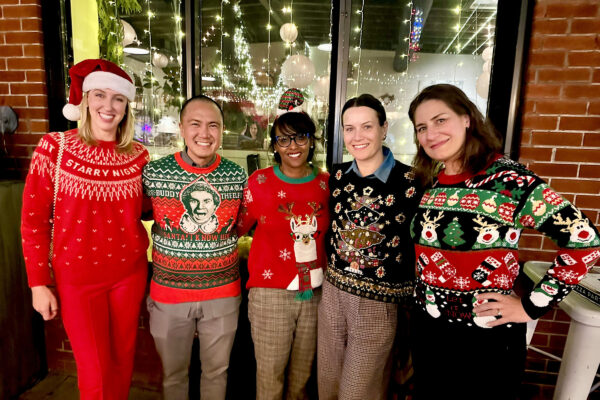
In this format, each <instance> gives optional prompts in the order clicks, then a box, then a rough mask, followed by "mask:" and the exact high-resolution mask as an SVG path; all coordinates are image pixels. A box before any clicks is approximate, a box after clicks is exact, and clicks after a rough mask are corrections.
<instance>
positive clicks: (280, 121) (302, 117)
mask: <svg viewBox="0 0 600 400" xmlns="http://www.w3.org/2000/svg"><path fill="white" fill-rule="evenodd" d="M277 130H279V132H280V133H283V134H284V135H295V134H297V133H308V136H309V142H311V141H312V143H311V146H310V148H309V150H308V158H307V160H306V161H308V162H311V161H312V159H313V155H314V154H315V147H314V141H315V139H318V138H317V137H316V136H315V133H316V132H317V127H316V126H315V123H314V122H313V120H312V119H311V118H310V117H309V116H308V114H306V113H304V112H293V111H289V112H286V113H285V114H282V115H280V116H279V117H277V118H276V119H275V121H273V126H272V127H271V131H270V133H269V135H270V137H271V144H270V149H271V151H273V152H274V154H273V157H274V158H275V161H276V162H277V163H278V164H281V156H280V155H279V153H276V152H275V142H276V140H277V139H276V136H277Z"/></svg>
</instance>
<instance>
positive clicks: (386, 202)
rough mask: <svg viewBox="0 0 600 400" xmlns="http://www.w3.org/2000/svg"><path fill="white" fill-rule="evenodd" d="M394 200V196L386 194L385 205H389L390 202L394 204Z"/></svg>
mask: <svg viewBox="0 0 600 400" xmlns="http://www.w3.org/2000/svg"><path fill="white" fill-rule="evenodd" d="M395 201H396V199H395V198H394V196H393V195H391V194H388V196H387V197H386V198H385V205H386V206H388V207H389V206H391V205H392V204H394V202H395Z"/></svg>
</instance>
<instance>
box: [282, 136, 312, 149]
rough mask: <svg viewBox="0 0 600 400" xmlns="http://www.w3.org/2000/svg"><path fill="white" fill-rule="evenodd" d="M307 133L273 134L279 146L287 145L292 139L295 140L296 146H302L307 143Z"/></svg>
mask: <svg viewBox="0 0 600 400" xmlns="http://www.w3.org/2000/svg"><path fill="white" fill-rule="evenodd" d="M309 137H310V134H309V133H297V134H295V135H285V136H275V141H276V142H277V144H278V145H280V146H281V147H289V145H290V144H292V140H293V141H294V142H296V144H297V145H298V146H304V145H305V144H306V143H308V138H309Z"/></svg>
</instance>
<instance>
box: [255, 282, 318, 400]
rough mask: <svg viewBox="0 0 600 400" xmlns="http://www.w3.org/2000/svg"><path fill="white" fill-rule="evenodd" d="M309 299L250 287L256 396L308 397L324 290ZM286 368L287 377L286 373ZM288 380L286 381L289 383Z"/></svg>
mask: <svg viewBox="0 0 600 400" xmlns="http://www.w3.org/2000/svg"><path fill="white" fill-rule="evenodd" d="M313 292H314V296H313V298H312V299H310V300H307V301H297V300H295V299H294V297H295V296H296V293H297V292H296V291H291V290H285V289H271V288H251V289H250V293H249V294H248V300H249V302H248V318H249V319H250V327H251V332H252V340H253V341H254V353H255V357H256V399H257V400H271V399H273V400H275V399H277V400H281V399H283V398H284V385H285V388H286V393H285V399H288V400H304V399H306V398H307V397H306V382H307V381H308V378H309V377H310V373H311V369H312V364H313V361H314V358H315V352H316V348H317V307H318V304H319V300H320V299H321V289H320V288H317V289H313ZM286 371H287V377H286V376H285V374H286ZM286 381H287V382H286Z"/></svg>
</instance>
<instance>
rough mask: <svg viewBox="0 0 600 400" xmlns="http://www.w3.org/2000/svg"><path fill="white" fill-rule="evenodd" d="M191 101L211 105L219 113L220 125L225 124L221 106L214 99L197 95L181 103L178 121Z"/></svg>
mask: <svg viewBox="0 0 600 400" xmlns="http://www.w3.org/2000/svg"><path fill="white" fill-rule="evenodd" d="M193 101H203V102H206V103H212V104H214V105H215V106H217V108H218V109H219V112H220V113H221V123H223V124H224V123H225V114H223V109H222V108H221V105H220V104H219V103H217V102H216V101H215V100H214V99H212V98H210V97H208V96H205V95H203V94H198V95H196V96H193V97H190V98H189V99H187V100H186V101H185V103H183V105H182V106H181V111H180V112H179V121H181V119H182V118H183V114H184V113H185V109H186V107H187V106H188V104H190V103H191V102H193Z"/></svg>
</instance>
